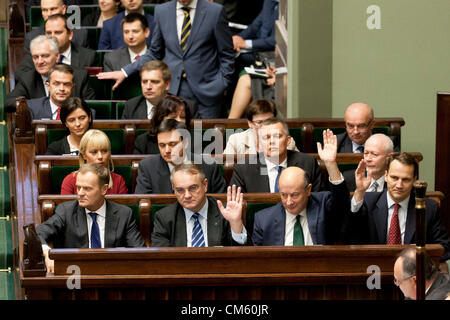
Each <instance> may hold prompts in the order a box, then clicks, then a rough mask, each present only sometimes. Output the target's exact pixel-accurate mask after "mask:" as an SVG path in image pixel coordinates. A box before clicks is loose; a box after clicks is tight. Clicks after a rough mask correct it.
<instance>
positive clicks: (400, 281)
mask: <svg viewBox="0 0 450 320" xmlns="http://www.w3.org/2000/svg"><path fill="white" fill-rule="evenodd" d="M412 277H414V275H412V276H409V277H406V278H403V279H401V280H397V279H396V278H395V277H394V284H395V285H396V286H397V287H399V286H400V284H401V283H402V282H403V281H405V280H408V279H410V278H412Z"/></svg>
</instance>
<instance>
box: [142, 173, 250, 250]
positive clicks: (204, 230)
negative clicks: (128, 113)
mask: <svg viewBox="0 0 450 320" xmlns="http://www.w3.org/2000/svg"><path fill="white" fill-rule="evenodd" d="M170 180H171V182H172V186H173V190H174V191H175V195H176V197H177V202H176V203H174V204H171V205H169V206H167V207H165V208H164V209H161V210H160V211H158V212H157V213H156V215H155V222H154V228H153V232H152V243H151V246H152V247H213V246H231V245H245V244H247V245H251V239H250V237H249V236H247V231H246V229H245V227H244V224H243V223H242V203H243V195H242V193H241V190H240V188H238V189H237V190H236V186H233V188H231V187H228V191H227V199H228V200H227V207H226V208H224V206H223V204H222V202H221V201H220V200H216V199H214V198H213V197H207V196H206V190H207V189H208V183H209V181H208V179H206V178H205V174H204V173H203V171H202V170H201V168H200V167H199V166H197V165H195V164H181V165H179V166H176V167H175V169H174V170H173V171H172V174H171V176H170Z"/></svg>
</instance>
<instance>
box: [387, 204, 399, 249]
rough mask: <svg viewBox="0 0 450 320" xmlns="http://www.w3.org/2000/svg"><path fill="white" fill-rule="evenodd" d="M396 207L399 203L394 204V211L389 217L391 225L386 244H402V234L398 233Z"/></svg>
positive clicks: (397, 207)
mask: <svg viewBox="0 0 450 320" xmlns="http://www.w3.org/2000/svg"><path fill="white" fill-rule="evenodd" d="M398 209H400V205H399V204H398V203H396V204H394V213H393V214H392V218H391V225H390V227H389V233H388V244H402V235H401V233H400V222H399V220H398Z"/></svg>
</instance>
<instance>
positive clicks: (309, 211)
mask: <svg viewBox="0 0 450 320" xmlns="http://www.w3.org/2000/svg"><path fill="white" fill-rule="evenodd" d="M318 211H319V207H318V206H312V205H311V199H309V201H308V205H307V206H306V219H307V220H308V229H309V233H310V234H311V239H312V241H313V244H325V239H323V241H320V240H322V239H318V236H319V233H318V230H317V228H318V227H319V223H318V221H317V220H318V218H319V212H318ZM322 242H323V243H322Z"/></svg>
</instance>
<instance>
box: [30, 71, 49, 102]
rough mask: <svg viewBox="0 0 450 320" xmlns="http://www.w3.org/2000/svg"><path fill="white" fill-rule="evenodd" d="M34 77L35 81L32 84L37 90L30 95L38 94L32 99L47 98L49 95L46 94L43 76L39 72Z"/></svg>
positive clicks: (35, 72)
mask: <svg viewBox="0 0 450 320" xmlns="http://www.w3.org/2000/svg"><path fill="white" fill-rule="evenodd" d="M34 76H35V80H34V81H33V82H32V84H33V86H34V88H35V89H34V90H33V91H32V92H30V94H34V93H35V94H36V95H33V96H32V97H46V96H47V93H46V92H45V88H44V82H43V81H42V77H41V75H40V74H39V73H38V72H37V71H34Z"/></svg>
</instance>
